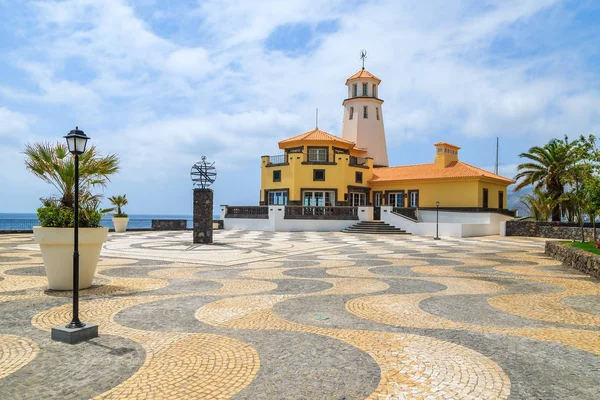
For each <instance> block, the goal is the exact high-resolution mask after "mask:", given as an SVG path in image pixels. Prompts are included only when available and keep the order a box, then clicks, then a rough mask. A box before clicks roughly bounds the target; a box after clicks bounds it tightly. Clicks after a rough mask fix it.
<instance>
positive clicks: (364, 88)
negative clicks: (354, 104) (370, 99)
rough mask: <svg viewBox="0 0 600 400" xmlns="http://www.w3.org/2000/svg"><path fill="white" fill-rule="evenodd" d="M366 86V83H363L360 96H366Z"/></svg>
mask: <svg viewBox="0 0 600 400" xmlns="http://www.w3.org/2000/svg"><path fill="white" fill-rule="evenodd" d="M367 86H368V85H367V84H366V83H363V94H362V95H363V96H366V95H367Z"/></svg>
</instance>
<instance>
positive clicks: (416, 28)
mask: <svg viewBox="0 0 600 400" xmlns="http://www.w3.org/2000/svg"><path fill="white" fill-rule="evenodd" d="M361 49H365V50H366V51H367V54H368V58H367V60H366V69H367V70H369V71H370V72H371V73H373V74H374V75H376V76H377V77H379V78H380V79H381V80H382V83H381V85H380V88H379V97H381V98H382V99H383V100H384V101H385V103H384V104H383V106H382V110H383V116H384V124H385V130H386V139H387V144H388V153H389V161H390V165H406V164H418V163H429V162H432V161H433V157H434V147H433V143H435V142H438V141H446V142H450V143H453V144H455V145H458V146H460V147H461V148H462V149H461V151H460V154H459V156H460V159H461V160H462V161H464V162H467V163H469V164H472V165H475V166H478V167H481V168H485V169H488V170H493V164H494V155H495V144H496V137H498V138H499V141H500V146H499V148H500V173H501V175H504V176H508V177H513V176H514V175H515V171H516V165H518V164H519V162H520V159H519V154H520V153H522V152H525V151H527V150H528V149H529V148H530V147H531V146H535V145H543V144H545V143H546V142H548V140H550V139H552V138H554V137H563V136H564V135H569V136H570V137H573V138H574V137H577V136H579V135H581V134H585V135H587V134H590V133H595V134H596V135H600V67H599V65H600V2H598V1H597V0H578V1H575V0H566V1H559V0H427V1H421V2H415V1H412V0H360V1H358V0H330V1H314V0H294V1H277V0H272V1H267V0H264V1H262V0H220V1H217V0H206V1H203V0H138V1H133V0H131V1H128V0H72V1H55V0H39V1H19V0H0V188H1V196H0V212H11V213H13V212H14V213H16V212H24V213H25V212H35V209H36V208H37V207H38V206H39V204H40V202H39V198H40V197H47V196H50V195H56V194H57V193H56V189H54V188H53V187H52V186H51V185H49V184H46V183H44V182H41V181H40V180H39V179H37V178H35V177H34V176H33V175H32V174H31V173H30V172H28V171H27V170H26V169H25V166H24V162H23V160H24V156H23V154H22V151H23V149H24V146H25V144H26V143H33V142H38V141H50V142H55V141H62V140H63V139H62V137H63V136H64V135H65V134H66V133H68V132H69V131H70V130H71V129H73V128H74V127H75V126H79V128H80V129H82V130H84V131H85V133H86V134H87V135H88V136H90V137H91V141H90V143H93V144H95V145H96V146H97V147H98V148H99V149H100V151H101V153H103V154H108V153H116V154H118V155H119V157H120V160H121V164H120V165H121V171H120V173H119V174H118V175H115V176H114V177H113V178H112V179H111V183H110V184H109V185H108V186H107V187H106V188H105V189H104V193H105V195H106V196H111V195H115V194H124V193H125V194H127V197H128V199H129V205H128V206H127V207H126V212H129V213H130V214H159V213H160V214H191V212H192V189H193V187H192V182H191V180H190V176H189V173H190V169H191V167H192V165H193V164H194V163H195V162H197V161H199V160H200V159H201V157H202V156H203V155H205V156H206V157H207V159H208V160H209V161H211V162H212V161H214V162H215V167H216V170H217V174H218V176H217V180H216V182H215V184H214V185H213V187H212V188H213V189H214V191H215V193H214V198H215V208H218V206H219V204H229V205H258V202H259V193H260V156H261V155H277V154H281V151H280V150H279V149H278V147H277V142H278V141H279V140H282V139H285V138H288V137H291V136H295V135H298V134H300V133H303V132H306V131H309V130H311V129H313V128H314V126H315V109H316V108H318V109H319V128H320V129H322V130H325V131H327V132H330V133H332V134H335V135H340V131H341V122H342V116H343V107H342V105H341V103H342V100H343V99H344V98H345V97H346V95H347V88H346V87H345V86H344V84H345V81H346V78H348V77H349V76H351V75H352V74H354V73H355V72H357V71H358V70H359V69H360V67H361V60H360V58H359V55H360V51H361ZM106 206H108V204H106Z"/></svg>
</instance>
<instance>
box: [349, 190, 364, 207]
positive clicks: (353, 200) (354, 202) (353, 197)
mask: <svg viewBox="0 0 600 400" xmlns="http://www.w3.org/2000/svg"><path fill="white" fill-rule="evenodd" d="M348 202H349V203H350V206H352V207H358V206H364V205H366V204H367V195H366V194H365V193H356V192H350V193H349V196H348Z"/></svg>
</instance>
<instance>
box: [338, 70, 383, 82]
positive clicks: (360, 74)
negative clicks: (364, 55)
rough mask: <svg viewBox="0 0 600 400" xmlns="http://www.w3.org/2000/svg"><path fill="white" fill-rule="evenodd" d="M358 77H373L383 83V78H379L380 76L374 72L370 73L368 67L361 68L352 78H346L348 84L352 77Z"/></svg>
mask: <svg viewBox="0 0 600 400" xmlns="http://www.w3.org/2000/svg"><path fill="white" fill-rule="evenodd" d="M357 78H371V79H375V80H376V81H377V83H378V84H379V83H381V79H379V78H378V77H376V76H375V75H373V74H372V73H370V72H369V71H367V70H366V69H364V68H363V69H361V70H360V71H358V72H357V73H355V74H354V75H352V76H351V77H350V78H348V79H346V85H347V84H348V82H349V81H350V80H351V79H357Z"/></svg>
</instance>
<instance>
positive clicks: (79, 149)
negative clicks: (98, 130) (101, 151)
mask: <svg viewBox="0 0 600 400" xmlns="http://www.w3.org/2000/svg"><path fill="white" fill-rule="evenodd" d="M64 138H65V139H67V146H68V148H69V152H70V153H71V154H74V155H80V154H83V153H84V152H85V147H86V145H87V141H88V139H89V137H88V136H87V135H86V134H85V133H84V132H83V131H82V130H80V129H79V127H78V126H76V127H75V129H72V130H71V131H70V132H69V133H68V134H67V135H66V136H64Z"/></svg>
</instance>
